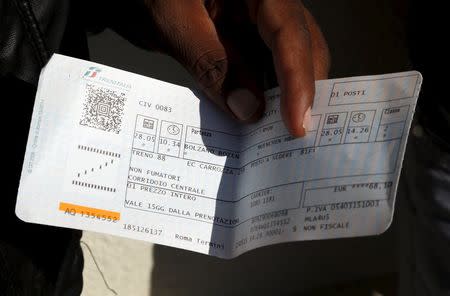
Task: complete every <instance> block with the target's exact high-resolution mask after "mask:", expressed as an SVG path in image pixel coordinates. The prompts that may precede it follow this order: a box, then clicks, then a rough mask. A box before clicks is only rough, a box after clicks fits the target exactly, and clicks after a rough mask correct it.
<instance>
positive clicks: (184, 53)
mask: <svg viewBox="0 0 450 296" xmlns="http://www.w3.org/2000/svg"><path fill="white" fill-rule="evenodd" d="M156 2H158V1H156ZM162 2H163V3H162V4H160V5H159V6H158V5H153V6H152V8H151V10H153V11H154V21H155V22H156V26H157V28H158V30H159V31H160V32H159V34H160V35H161V36H162V38H163V40H162V44H164V46H163V49H164V50H165V51H166V52H167V53H168V54H169V55H171V56H173V57H174V58H175V59H177V60H178V61H179V62H180V63H181V64H182V65H183V66H184V67H185V68H186V69H187V70H188V71H189V72H190V73H191V75H192V76H193V77H194V79H195V80H196V81H197V83H198V84H199V87H200V88H201V90H202V91H203V92H204V93H205V94H206V96H207V97H208V98H209V99H211V100H212V101H213V102H214V103H216V104H217V105H218V106H219V107H220V108H221V109H223V110H224V111H225V112H227V113H229V114H231V115H232V116H233V117H234V118H236V119H238V120H240V121H253V120H255V119H257V118H258V117H259V116H260V115H261V113H262V111H263V108H264V101H263V100H262V99H261V96H260V95H259V94H258V93H257V90H256V89H257V88H256V87H255V84H254V83H252V81H251V79H248V75H245V74H243V73H242V71H238V69H237V68H238V67H237V66H235V65H233V63H232V62H230V57H229V53H227V50H226V49H225V46H224V45H223V43H222V42H221V40H220V38H219V36H218V33H217V31H216V28H215V25H214V23H213V21H212V19H211V18H210V16H209V14H208V11H207V10H206V8H205V6H204V5H203V1H168V0H165V1H162ZM239 70H242V69H239ZM243 77H244V78H243Z"/></svg>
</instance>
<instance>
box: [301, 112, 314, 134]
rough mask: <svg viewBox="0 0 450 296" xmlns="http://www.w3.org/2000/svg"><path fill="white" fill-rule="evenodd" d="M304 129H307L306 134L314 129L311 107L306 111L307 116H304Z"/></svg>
mask: <svg viewBox="0 0 450 296" xmlns="http://www.w3.org/2000/svg"><path fill="white" fill-rule="evenodd" d="M303 128H304V129H305V132H308V131H310V130H311V129H312V117H311V107H309V108H308V110H306V112H305V115H304V116H303Z"/></svg>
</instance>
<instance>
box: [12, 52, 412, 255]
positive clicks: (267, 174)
mask: <svg viewBox="0 0 450 296" xmlns="http://www.w3.org/2000/svg"><path fill="white" fill-rule="evenodd" d="M420 85H421V75H420V73H418V72H404V73H396V74H388V75H378V76H366V77H353V78H344V79H332V80H324V81H318V82H317V83H316V97H315V100H314V107H313V109H312V119H313V124H312V127H311V129H310V130H308V132H307V136H306V137H304V138H301V139H293V138H292V137H290V135H289V133H288V131H287V130H286V128H285V127H284V124H283V122H282V119H281V116H280V110H279V90H278V89H273V90H271V91H268V92H267V93H266V99H267V107H266V111H265V115H264V118H263V119H262V120H261V121H259V122H258V123H256V124H252V125H240V124H238V123H236V122H234V121H232V120H231V119H229V118H228V117H227V115H225V114H223V113H222V112H221V111H220V110H218V109H217V108H216V107H215V106H213V105H212V104H211V103H210V102H209V101H207V100H205V99H200V100H199V99H198V97H197V96H196V93H195V92H193V91H192V90H190V89H187V88H184V87H180V86H176V85H173V84H169V83H165V82H162V81H158V80H155V79H151V78H147V77H144V76H140V75H136V74H133V73H129V72H125V71H122V70H118V69H114V68H111V67H107V66H104V65H99V64H95V63H92V62H88V61H83V60H78V59H74V58H70V57H66V56H62V55H54V56H53V57H52V59H51V60H50V62H49V63H48V65H47V66H46V67H45V69H44V70H43V71H42V73H41V77H40V81H39V87H38V92H37V95H36V101H35V106H34V111H33V117H32V122H31V127H30V134H29V138H28V144H27V149H26V154H25V161H24V165H23V171H22V177H21V182H20V188H19V193H18V200H17V207H16V213H17V215H18V217H20V218H21V219H22V220H24V221H28V222H34V223H40V224H48V225H57V226H62V227H69V228H77V229H83V230H91V231H97V232H104V233H109V234H114V235H119V236H124V237H129V238H134V239H139V240H145V241H149V242H154V243H158V244H164V245H168V246H174V247H178V248H183V249H187V250H192V251H196V252H200V253H205V254H210V255H214V256H218V257H222V258H232V257H235V256H238V255H239V254H242V253H243V252H246V251H248V250H251V249H254V248H257V247H261V246H264V245H269V244H275V243H281V242H288V241H299V240H312V239H328V238H339V237H353V236H364V235H373V234H379V233H382V232H383V231H385V230H386V229H387V228H388V227H389V225H390V223H391V220H392V215H393V209H394V200H395V193H396V189H397V184H398V179H399V174H400V169H401V164H402V159H403V155H404V151H405V145H406V140H407V136H408V131H409V128H410V124H411V119H412V116H413V113H414V108H415V104H416V101H417V96H418V93H419V90H420Z"/></svg>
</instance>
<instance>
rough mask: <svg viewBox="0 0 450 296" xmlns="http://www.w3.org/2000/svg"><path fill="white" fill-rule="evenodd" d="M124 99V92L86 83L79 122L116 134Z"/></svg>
mask: <svg viewBox="0 0 450 296" xmlns="http://www.w3.org/2000/svg"><path fill="white" fill-rule="evenodd" d="M125 99H126V97H125V94H124V93H119V92H115V91H113V90H110V89H107V88H104V87H100V86H96V85H93V84H87V85H86V93H85V102H84V105H83V114H82V118H81V120H80V124H81V125H84V126H89V127H92V128H96V129H100V130H103V131H107V132H113V133H116V134H118V133H119V132H120V126H121V124H122V117H123V108H124V106H125Z"/></svg>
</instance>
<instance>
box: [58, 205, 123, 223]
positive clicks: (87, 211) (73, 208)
mask: <svg viewBox="0 0 450 296" xmlns="http://www.w3.org/2000/svg"><path fill="white" fill-rule="evenodd" d="M59 210H60V211H63V212H66V211H68V212H71V213H74V212H75V213H77V214H83V215H89V216H99V217H100V218H101V217H106V218H108V217H111V219H114V220H120V213H119V212H113V211H107V210H102V209H96V208H90V207H85V206H79V205H75V204H70V203H65V202H60V203H59Z"/></svg>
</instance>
